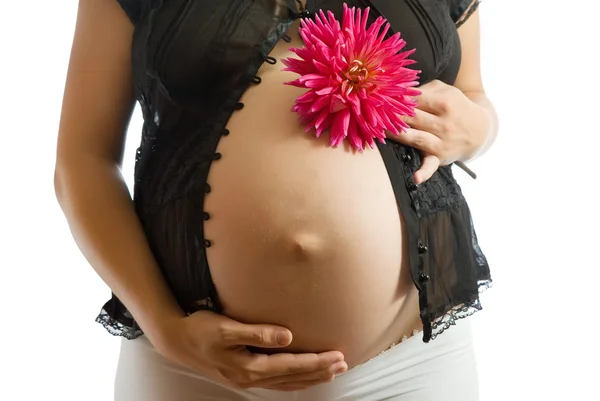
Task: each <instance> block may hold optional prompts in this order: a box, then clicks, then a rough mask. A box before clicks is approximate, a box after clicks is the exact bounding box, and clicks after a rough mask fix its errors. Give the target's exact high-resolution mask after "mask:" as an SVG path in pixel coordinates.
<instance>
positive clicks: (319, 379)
mask: <svg viewBox="0 0 600 401" xmlns="http://www.w3.org/2000/svg"><path fill="white" fill-rule="evenodd" d="M347 370H348V365H346V362H337V363H335V364H333V365H331V366H330V367H328V368H327V369H323V370H320V371H316V372H309V373H298V374H292V375H285V376H276V377H272V378H270V379H265V380H258V381H256V382H255V383H254V384H253V387H263V388H273V387H283V388H288V387H292V388H297V387H300V388H302V387H309V386H314V385H316V384H320V383H328V382H331V381H332V380H333V379H334V378H335V375H337V374H340V373H344V372H346V371H347Z"/></svg>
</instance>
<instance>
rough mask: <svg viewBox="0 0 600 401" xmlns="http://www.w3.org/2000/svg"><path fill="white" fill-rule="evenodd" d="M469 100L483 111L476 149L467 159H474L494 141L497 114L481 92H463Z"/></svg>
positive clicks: (496, 129)
mask: <svg viewBox="0 0 600 401" xmlns="http://www.w3.org/2000/svg"><path fill="white" fill-rule="evenodd" d="M464 94H465V96H466V97H467V98H469V100H471V101H472V102H473V103H475V104H476V105H478V106H480V107H481V108H482V109H483V110H484V111H485V118H484V123H483V124H482V126H481V132H480V135H481V137H480V138H479V140H478V141H477V142H478V143H477V146H476V147H477V149H476V150H475V152H473V156H471V157H469V158H468V160H463V161H471V160H474V159H476V158H478V157H480V156H481V155H483V154H484V153H485V152H487V151H488V149H490V147H491V146H492V145H493V144H494V142H495V141H496V137H497V136H498V115H497V114H496V109H495V107H494V105H493V103H492V102H491V101H490V99H489V98H488V97H487V95H486V94H485V93H483V92H465V93H464Z"/></svg>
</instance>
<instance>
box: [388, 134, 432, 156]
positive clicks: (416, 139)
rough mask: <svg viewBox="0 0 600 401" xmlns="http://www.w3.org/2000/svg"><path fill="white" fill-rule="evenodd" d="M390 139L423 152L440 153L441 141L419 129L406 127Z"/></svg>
mask: <svg viewBox="0 0 600 401" xmlns="http://www.w3.org/2000/svg"><path fill="white" fill-rule="evenodd" d="M391 139H393V140H395V141H397V142H400V143H401V144H403V145H407V146H411V147H413V148H415V149H419V150H421V151H423V152H425V153H431V154H440V151H441V148H442V145H443V142H442V140H441V139H440V138H438V137H437V136H435V135H433V134H431V133H429V132H427V131H422V130H419V129H412V128H411V129H408V130H406V132H402V133H400V135H397V136H394V137H392V138H391Z"/></svg>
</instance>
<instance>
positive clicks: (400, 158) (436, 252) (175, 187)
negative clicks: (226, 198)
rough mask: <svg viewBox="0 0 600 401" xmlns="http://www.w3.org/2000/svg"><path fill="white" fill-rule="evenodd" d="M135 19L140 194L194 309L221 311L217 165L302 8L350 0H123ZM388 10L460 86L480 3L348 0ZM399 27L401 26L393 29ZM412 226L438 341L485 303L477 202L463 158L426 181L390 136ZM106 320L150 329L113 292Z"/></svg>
mask: <svg viewBox="0 0 600 401" xmlns="http://www.w3.org/2000/svg"><path fill="white" fill-rule="evenodd" d="M118 1H119V2H120V4H121V5H122V7H123V9H124V10H125V12H126V13H127V14H128V15H129V17H130V18H131V20H132V22H133V23H134V24H135V32H134V38H133V43H132V59H133V65H132V68H133V75H134V79H135V89H136V95H137V99H138V101H139V103H140V105H141V107H142V112H143V117H144V126H143V132H142V140H141V144H140V147H139V149H138V151H137V157H136V169H135V188H134V202H135V206H136V211H137V214H138V216H139V219H140V221H141V223H142V225H143V227H144V230H145V233H146V235H147V238H148V241H149V244H150V247H151V249H152V251H153V253H154V256H155V257H156V260H157V261H158V264H159V266H160V268H161V271H162V273H163V275H164V277H165V279H166V281H167V283H168V285H169V286H170V288H171V290H172V291H173V293H174V294H175V297H176V298H177V300H178V302H179V304H180V306H181V308H182V309H183V310H184V311H185V312H187V313H193V312H195V311H198V310H201V309H209V310H213V311H216V312H219V311H220V310H221V305H220V304H219V297H218V294H217V291H216V289H215V286H214V284H213V283H212V280H211V275H210V270H209V267H208V263H207V259H206V248H207V247H210V246H211V245H212V244H211V242H210V238H205V236H204V231H203V222H204V221H206V220H208V219H210V218H211V214H210V210H204V199H205V197H206V196H210V191H211V187H210V184H211V183H208V182H207V176H208V171H209V169H210V166H211V163H212V162H213V161H214V160H217V159H218V158H219V157H220V154H219V153H216V148H217V145H218V142H219V139H220V138H221V137H222V136H223V135H236V134H238V133H235V132H231V133H230V132H229V130H228V129H227V128H226V125H227V122H228V120H229V118H230V116H231V115H232V113H235V112H236V110H239V109H240V108H242V107H243V104H242V103H240V102H239V99H240V97H241V95H242V94H243V93H244V91H245V90H246V89H247V88H248V86H249V85H256V84H260V77H257V76H256V74H257V71H258V69H259V67H260V66H261V64H262V63H264V62H268V63H276V62H278V61H277V60H275V59H274V58H272V57H270V56H269V53H270V51H271V49H272V48H273V47H274V46H275V44H276V43H277V42H278V41H279V40H286V39H288V38H287V37H286V35H285V32H286V31H287V29H288V28H289V27H290V25H291V24H292V22H293V21H294V20H295V19H297V18H311V16H312V15H313V13H314V12H315V11H316V10H318V9H324V10H331V11H333V12H334V13H335V14H336V16H338V17H341V12H342V7H343V0H320V1H319V0H308V2H307V7H306V9H305V10H302V9H299V8H298V3H297V2H296V1H295V0H219V1H195V0H118ZM346 3H348V5H350V6H358V7H361V8H365V7H367V6H370V7H371V9H372V13H371V19H372V20H374V19H375V18H376V17H377V16H378V15H383V16H384V17H385V18H387V19H388V20H389V21H390V23H391V25H392V31H401V32H402V35H403V37H404V39H405V40H406V41H407V43H408V48H413V47H414V48H416V49H417V52H416V53H415V55H414V58H415V59H416V60H417V64H416V65H415V67H414V68H418V69H420V70H422V74H421V83H422V84H423V83H426V82H429V81H431V80H433V79H440V80H442V81H444V82H446V83H449V84H452V83H453V82H454V80H455V78H456V75H457V73H458V69H459V67H460V60H461V54H460V41H459V37H458V34H457V31H456V25H457V24H461V23H462V22H464V21H465V20H466V18H467V16H468V15H469V14H470V13H472V12H473V11H474V10H475V8H476V7H477V4H478V2H477V1H472V0H464V1H463V0H372V1H366V0H365V1H363V0H347V1H346ZM389 34H390V35H391V34H392V32H390V33H389ZM378 148H379V151H380V153H381V155H382V158H383V161H384V163H385V165H386V168H387V171H388V174H389V176H390V180H391V182H392V186H393V189H394V193H395V196H396V199H397V202H398V204H399V206H400V210H401V213H402V214H403V217H404V220H405V223H406V225H407V237H408V241H409V245H410V247H409V253H410V255H409V259H410V264H411V271H412V276H413V279H414V282H415V285H416V286H417V288H418V289H419V294H420V313H421V319H422V321H423V324H424V333H423V340H424V341H426V342H427V341H430V340H431V339H433V338H435V336H436V335H438V334H440V333H441V332H442V331H443V330H445V329H446V328H448V327H449V326H450V325H452V324H453V323H454V321H455V320H456V319H457V318H461V317H465V316H468V315H470V314H472V313H474V312H475V311H477V310H479V309H480V308H481V306H480V303H479V291H480V290H482V289H485V288H487V286H489V285H490V283H491V278H490V273H489V268H488V264H487V261H486V259H485V257H484V255H483V253H482V252H481V250H480V248H479V245H478V243H477V237H476V235H475V230H474V228H473V222H472V218H471V214H470V211H469V208H468V206H467V203H466V201H465V199H464V197H463V195H462V193H461V190H460V187H459V185H458V184H457V182H456V181H455V179H454V177H453V175H452V170H451V167H449V166H447V167H442V168H440V170H439V171H438V172H437V173H436V174H434V176H433V177H432V179H431V180H429V181H427V182H426V183H424V184H423V185H421V186H419V187H417V186H416V185H415V183H414V180H413V173H414V172H415V171H416V170H417V169H418V167H419V165H420V157H419V153H418V152H417V151H415V150H414V149H412V148H409V147H405V146H402V145H400V144H397V143H395V142H392V141H388V143H387V144H385V145H381V144H379V145H378ZM399 246H400V245H399ZM97 320H98V321H99V322H101V323H102V324H104V326H105V327H106V328H107V329H108V330H109V331H110V332H111V333H113V334H115V335H121V336H124V337H127V338H135V337H137V336H139V335H141V334H142V332H141V330H140V329H139V327H138V326H137V325H136V323H135V321H134V319H133V317H132V316H131V315H130V314H129V313H128V311H127V309H126V308H125V306H124V305H123V304H122V303H121V302H120V301H119V300H118V299H117V298H116V297H115V296H114V295H113V297H112V298H111V299H110V300H109V301H108V302H107V303H106V304H105V305H104V307H103V309H102V311H101V313H100V315H99V316H98V318H97Z"/></svg>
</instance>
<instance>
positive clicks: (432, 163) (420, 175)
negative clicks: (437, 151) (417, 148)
mask: <svg viewBox="0 0 600 401" xmlns="http://www.w3.org/2000/svg"><path fill="white" fill-rule="evenodd" d="M440 164H441V161H440V159H439V158H438V157H437V156H434V155H431V154H426V155H424V156H423V158H422V160H421V168H419V170H417V171H416V172H415V183H416V184H422V183H424V182H425V181H427V180H428V179H430V178H431V176H432V175H433V174H434V173H435V172H436V171H437V169H438V168H440Z"/></svg>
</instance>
